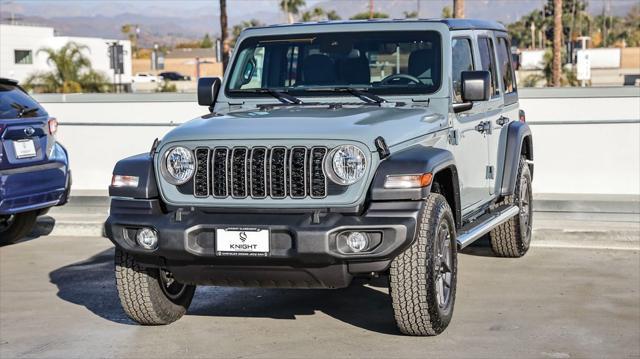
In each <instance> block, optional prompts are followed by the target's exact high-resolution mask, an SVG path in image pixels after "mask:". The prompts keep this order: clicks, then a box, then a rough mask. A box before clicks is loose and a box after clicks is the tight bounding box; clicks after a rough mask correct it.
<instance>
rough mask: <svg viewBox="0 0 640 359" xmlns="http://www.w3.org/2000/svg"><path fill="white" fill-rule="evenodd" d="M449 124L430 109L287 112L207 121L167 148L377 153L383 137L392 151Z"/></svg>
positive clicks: (176, 135) (180, 130)
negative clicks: (323, 146)
mask: <svg viewBox="0 0 640 359" xmlns="http://www.w3.org/2000/svg"><path fill="white" fill-rule="evenodd" d="M443 122H446V118H445V117H444V116H442V115H439V114H436V113H434V112H433V111H432V110H430V109H428V108H426V107H411V106H407V107H373V106H355V107H342V108H338V109H329V108H328V107H327V106H326V105H323V106H318V107H311V106H309V107H306V106H305V107H302V106H298V107H294V106H292V107H284V108H274V109H271V110H264V111H263V110H257V109H256V110H254V111H238V112H230V113H228V114H226V115H221V116H203V117H200V118H196V119H194V120H191V121H189V122H186V123H184V124H182V125H181V126H180V127H177V128H175V129H174V130H172V131H171V132H169V133H168V134H167V135H166V136H165V137H164V139H163V142H165V143H169V142H180V141H197V140H205V139H207V140H250V139H278V140H286V139H292V140H305V139H309V140H351V141H359V142H361V143H363V144H365V145H367V146H368V147H369V148H370V149H371V150H372V151H375V145H374V140H375V139H376V138H377V137H378V136H382V137H383V138H384V139H385V141H386V143H387V145H388V146H390V147H391V146H393V145H395V144H399V143H402V142H404V141H407V140H410V139H412V138H415V137H417V135H418V134H427V133H430V132H434V131H437V130H438V129H440V128H441V127H442V126H443Z"/></svg>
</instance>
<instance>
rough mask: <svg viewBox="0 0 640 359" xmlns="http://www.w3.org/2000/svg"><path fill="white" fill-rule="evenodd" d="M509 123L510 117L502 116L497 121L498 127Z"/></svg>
mask: <svg viewBox="0 0 640 359" xmlns="http://www.w3.org/2000/svg"><path fill="white" fill-rule="evenodd" d="M509 121H510V120H509V118H508V117H504V116H500V118H499V119H497V120H496V123H497V124H498V126H504V125H506V124H507V123H509Z"/></svg>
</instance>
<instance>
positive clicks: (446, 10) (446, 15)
mask: <svg viewBox="0 0 640 359" xmlns="http://www.w3.org/2000/svg"><path fill="white" fill-rule="evenodd" d="M440 16H442V18H443V19H450V18H452V17H453V10H452V9H451V6H445V7H443V8H442V13H441V15H440Z"/></svg>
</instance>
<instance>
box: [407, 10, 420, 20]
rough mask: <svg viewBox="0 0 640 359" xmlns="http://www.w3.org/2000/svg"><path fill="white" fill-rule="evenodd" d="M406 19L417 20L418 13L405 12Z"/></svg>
mask: <svg viewBox="0 0 640 359" xmlns="http://www.w3.org/2000/svg"><path fill="white" fill-rule="evenodd" d="M404 18H405V19H417V18H418V12H417V11H405V12H404Z"/></svg>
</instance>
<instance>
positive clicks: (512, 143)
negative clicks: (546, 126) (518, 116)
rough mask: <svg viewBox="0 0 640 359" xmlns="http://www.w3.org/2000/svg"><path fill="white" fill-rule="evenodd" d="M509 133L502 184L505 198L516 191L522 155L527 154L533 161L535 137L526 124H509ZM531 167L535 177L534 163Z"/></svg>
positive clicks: (528, 158) (502, 192)
mask: <svg viewBox="0 0 640 359" xmlns="http://www.w3.org/2000/svg"><path fill="white" fill-rule="evenodd" d="M507 131H508V132H507V146H506V153H505V157H504V161H505V162H504V172H503V175H502V184H501V194H502V195H503V196H510V195H512V194H513V193H514V191H515V187H516V180H517V177H518V168H519V166H520V155H522V154H525V155H526V157H527V160H529V161H533V136H532V135H531V129H530V128H529V125H527V124H526V123H524V122H512V123H510V124H509V128H508V130H507ZM523 149H524V151H523ZM529 166H530V169H531V176H532V177H533V162H531V163H530V164H529Z"/></svg>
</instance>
